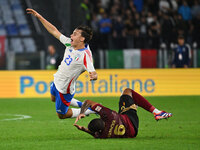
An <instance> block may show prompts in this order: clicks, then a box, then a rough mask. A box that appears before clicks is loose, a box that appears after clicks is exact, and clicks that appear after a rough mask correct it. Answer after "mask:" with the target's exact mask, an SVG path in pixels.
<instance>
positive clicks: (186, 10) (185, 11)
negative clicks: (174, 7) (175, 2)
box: [178, 0, 192, 21]
mask: <svg viewBox="0 0 200 150" xmlns="http://www.w3.org/2000/svg"><path fill="white" fill-rule="evenodd" d="M178 13H179V14H181V15H182V17H183V20H186V21H188V20H191V19H192V14H191V9H190V7H189V6H188V3H187V1H185V0H183V4H182V5H181V6H180V7H179V9H178Z"/></svg>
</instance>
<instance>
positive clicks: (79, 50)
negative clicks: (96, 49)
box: [78, 47, 87, 51]
mask: <svg viewBox="0 0 200 150" xmlns="http://www.w3.org/2000/svg"><path fill="white" fill-rule="evenodd" d="M86 49H87V47H85V48H82V49H78V51H84V50H86Z"/></svg>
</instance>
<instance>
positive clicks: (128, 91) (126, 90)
mask: <svg viewBox="0 0 200 150" xmlns="http://www.w3.org/2000/svg"><path fill="white" fill-rule="evenodd" d="M122 95H129V96H131V97H132V89H130V88H126V89H125V90H124V91H123V93H122Z"/></svg>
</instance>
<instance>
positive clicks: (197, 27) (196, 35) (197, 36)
mask: <svg viewBox="0 0 200 150" xmlns="http://www.w3.org/2000/svg"><path fill="white" fill-rule="evenodd" d="M193 26H194V29H193V34H192V35H193V41H195V42H197V43H198V44H199V45H198V46H200V14H199V15H197V17H195V18H194V20H193Z"/></svg>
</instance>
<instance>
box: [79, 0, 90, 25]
mask: <svg viewBox="0 0 200 150" xmlns="http://www.w3.org/2000/svg"><path fill="white" fill-rule="evenodd" d="M81 9H82V15H83V16H84V17H83V18H84V21H83V24H85V25H89V24H90V20H91V16H90V10H91V9H90V6H89V1H88V0H83V1H82V2H81Z"/></svg>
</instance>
